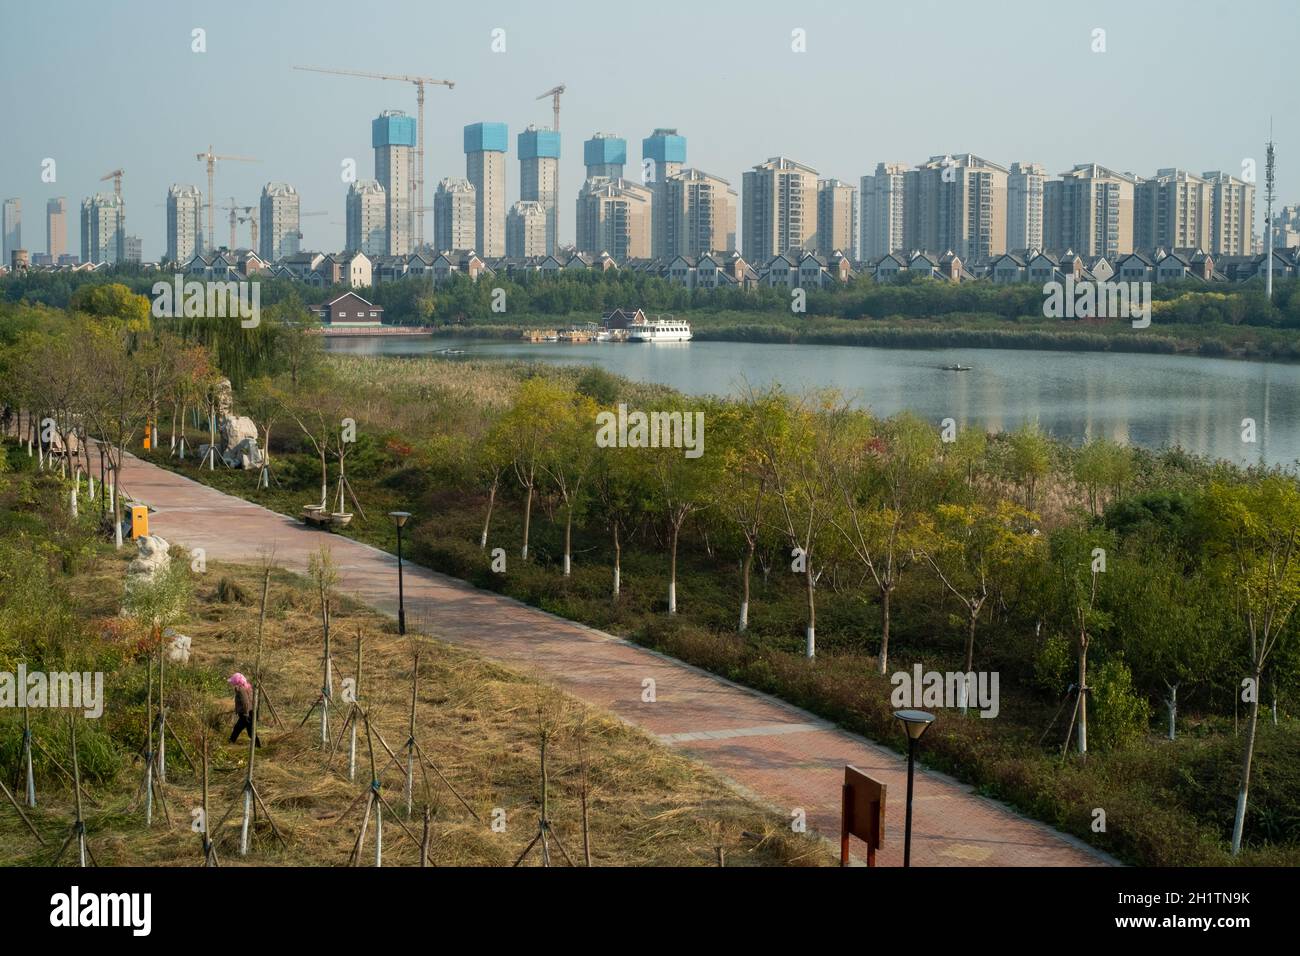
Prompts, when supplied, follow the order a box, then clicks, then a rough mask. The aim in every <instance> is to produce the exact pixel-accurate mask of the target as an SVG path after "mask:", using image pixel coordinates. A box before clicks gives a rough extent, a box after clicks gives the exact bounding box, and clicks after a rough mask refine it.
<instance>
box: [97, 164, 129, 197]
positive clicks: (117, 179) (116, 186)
mask: <svg viewBox="0 0 1300 956" xmlns="http://www.w3.org/2000/svg"><path fill="white" fill-rule="evenodd" d="M125 175H126V170H124V169H115V170H113V171H112V172H111V173H105V174H104V175H103V176H100V177H99V181H100V182H101V183H103V182H107V181H108V180H110V179H111V180H113V193H114V194H115V195H116V196H117V198H118V199H121V198H122V177H123V176H125Z"/></svg>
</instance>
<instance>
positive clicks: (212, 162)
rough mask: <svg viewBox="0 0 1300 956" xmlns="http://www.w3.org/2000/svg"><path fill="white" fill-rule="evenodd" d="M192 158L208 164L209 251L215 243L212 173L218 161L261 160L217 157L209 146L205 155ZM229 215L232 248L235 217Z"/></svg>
mask: <svg viewBox="0 0 1300 956" xmlns="http://www.w3.org/2000/svg"><path fill="white" fill-rule="evenodd" d="M194 158H195V159H201V160H207V164H208V248H209V249H211V248H212V247H213V246H214V245H215V241H214V240H213V238H212V176H213V173H215V172H216V169H217V161H218V160H220V161H222V162H226V161H233V162H239V163H260V162H261V160H260V159H253V158H252V157H249V156H219V155H217V154H216V153H214V152H213V151H212V147H211V146H208V151H207V152H206V153H196V154H195V156H194ZM231 202H234V200H233V199H232V200H231ZM221 208H222V209H224V208H225V207H224V206H222V207H221ZM230 215H231V219H230V234H231V241H230V245H231V247H232V248H233V247H234V244H235V241H234V234H235V219H234V215H235V214H234V213H233V212H232V213H231V214H230Z"/></svg>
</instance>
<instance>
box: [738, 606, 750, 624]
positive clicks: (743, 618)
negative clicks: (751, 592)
mask: <svg viewBox="0 0 1300 956" xmlns="http://www.w3.org/2000/svg"><path fill="white" fill-rule="evenodd" d="M748 628H749V602H748V601H741V602H740V625H739V627H738V628H737V630H739V631H745V630H747V629H748Z"/></svg>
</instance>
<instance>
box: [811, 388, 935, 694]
mask: <svg viewBox="0 0 1300 956" xmlns="http://www.w3.org/2000/svg"><path fill="white" fill-rule="evenodd" d="M834 428H835V431H836V434H837V436H838V441H837V444H836V453H835V454H834V455H832V456H830V457H829V458H828V465H829V467H830V472H831V479H832V483H833V486H834V490H835V492H836V499H837V500H836V504H837V508H836V509H835V511H834V512H833V514H832V518H831V523H832V525H833V526H834V527H835V530H836V531H837V532H838V533H839V536H840V538H841V540H842V542H843V544H844V545H845V547H846V548H847V550H848V551H849V553H850V554H852V555H853V557H854V558H856V559H857V560H858V561H859V562H860V563H861V564H862V565H863V566H864V567H865V568H866V571H867V576H868V578H869V579H870V581H871V582H872V584H873V585H874V588H875V591H876V597H877V600H878V601H879V604H880V654H879V655H878V657H877V664H878V666H879V669H880V673H881V674H885V673H886V672H887V669H888V666H889V629H890V621H891V616H890V615H891V603H892V599H893V595H894V591H895V590H896V589H897V588H898V585H899V582H900V581H901V580H902V577H903V573H904V572H905V571H906V570H907V568H908V566H909V565H910V564H911V562H912V559H913V556H914V554H915V551H916V548H917V547H918V545H919V544H920V542H919V541H918V540H917V539H916V538H915V536H914V534H913V528H914V524H915V519H916V516H917V514H918V513H920V511H921V509H922V508H923V506H924V504H925V503H926V502H927V501H928V500H930V499H931V497H932V495H933V492H934V490H935V488H936V478H937V476H936V469H935V465H936V463H937V459H938V456H939V445H940V442H939V436H938V435H937V434H936V433H935V431H934V429H933V428H931V427H930V426H929V425H928V424H926V423H925V422H924V421H922V420H921V419H919V418H916V417H915V416H911V415H899V416H898V417H896V418H894V419H893V420H891V421H888V422H883V423H880V425H879V426H876V424H875V423H873V422H872V421H871V419H870V418H869V417H868V416H867V415H865V414H863V413H861V412H847V413H844V414H842V415H840V416H838V417H837V418H836V420H835V423H834Z"/></svg>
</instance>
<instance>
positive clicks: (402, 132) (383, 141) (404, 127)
mask: <svg viewBox="0 0 1300 956" xmlns="http://www.w3.org/2000/svg"><path fill="white" fill-rule="evenodd" d="M370 145H371V146H373V147H375V148H376V149H378V148H379V147H381V146H414V145H415V117H413V116H376V117H375V118H374V119H373V120H371V121H370Z"/></svg>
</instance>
